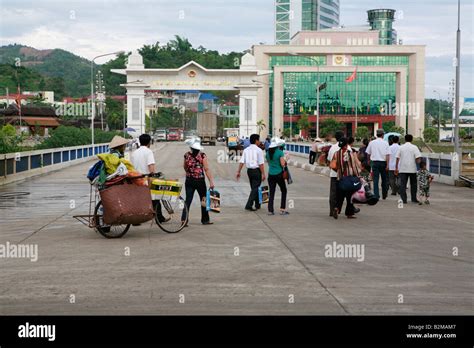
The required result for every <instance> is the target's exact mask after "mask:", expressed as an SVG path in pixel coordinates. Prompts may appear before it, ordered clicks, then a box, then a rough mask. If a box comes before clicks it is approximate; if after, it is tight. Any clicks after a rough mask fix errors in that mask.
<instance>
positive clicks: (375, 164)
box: [372, 161, 388, 198]
mask: <svg viewBox="0 0 474 348" xmlns="http://www.w3.org/2000/svg"><path fill="white" fill-rule="evenodd" d="M386 169H387V162H386V161H372V171H373V172H374V194H375V196H376V197H377V198H380V193H379V175H380V177H381V178H382V195H383V197H385V196H387V193H388V180H387V171H386Z"/></svg>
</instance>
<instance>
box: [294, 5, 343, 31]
mask: <svg viewBox="0 0 474 348" xmlns="http://www.w3.org/2000/svg"><path fill="white" fill-rule="evenodd" d="M301 12H302V18H301V29H302V30H320V29H328V28H332V27H337V26H338V25H339V0H302V5H301Z"/></svg>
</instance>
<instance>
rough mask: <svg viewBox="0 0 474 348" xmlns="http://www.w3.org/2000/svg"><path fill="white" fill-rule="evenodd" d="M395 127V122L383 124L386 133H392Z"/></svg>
mask: <svg viewBox="0 0 474 348" xmlns="http://www.w3.org/2000/svg"><path fill="white" fill-rule="evenodd" d="M393 127H395V122H394V121H387V122H384V123H383V124H382V128H383V131H384V132H385V133H390V132H391V131H392V130H391V129H392V128H393Z"/></svg>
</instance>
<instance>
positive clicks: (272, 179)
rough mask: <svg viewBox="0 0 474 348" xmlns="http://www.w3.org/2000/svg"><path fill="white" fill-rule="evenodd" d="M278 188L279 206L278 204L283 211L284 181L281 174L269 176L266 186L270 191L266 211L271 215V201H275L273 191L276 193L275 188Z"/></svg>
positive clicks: (284, 201) (284, 200) (284, 202)
mask: <svg viewBox="0 0 474 348" xmlns="http://www.w3.org/2000/svg"><path fill="white" fill-rule="evenodd" d="M277 185H278V186H279V187H280V191H281V204H280V209H282V210H285V209H286V194H287V190H286V183H285V179H283V173H280V174H278V175H269V176H268V186H269V190H270V197H269V199H268V211H269V212H270V213H273V201H274V200H275V191H276V186H277Z"/></svg>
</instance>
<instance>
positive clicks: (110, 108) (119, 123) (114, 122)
mask: <svg viewBox="0 0 474 348" xmlns="http://www.w3.org/2000/svg"><path fill="white" fill-rule="evenodd" d="M105 105H106V107H105V119H106V120H107V124H108V126H109V129H111V130H121V129H123V128H124V126H123V124H124V117H125V113H124V104H123V103H122V102H120V101H117V100H114V99H112V98H110V97H108V98H107V99H106V100H105Z"/></svg>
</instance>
